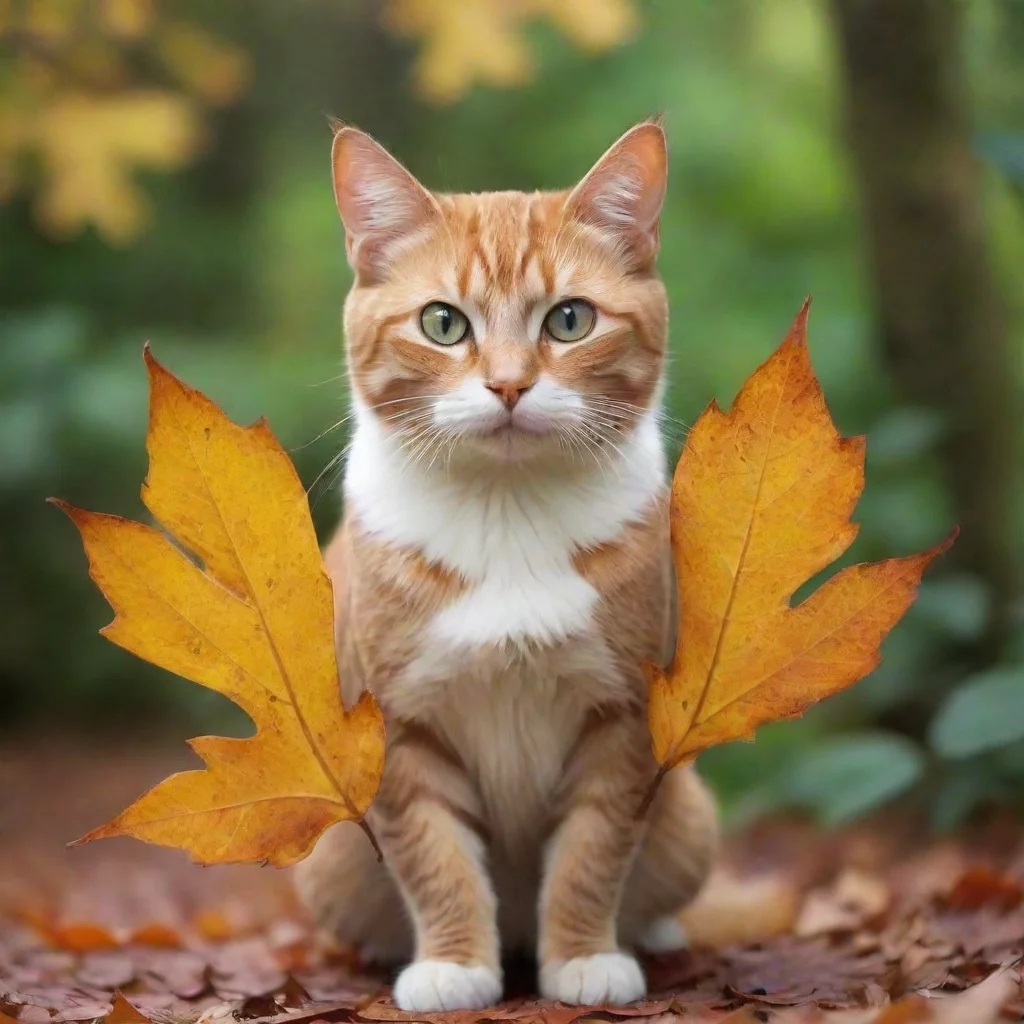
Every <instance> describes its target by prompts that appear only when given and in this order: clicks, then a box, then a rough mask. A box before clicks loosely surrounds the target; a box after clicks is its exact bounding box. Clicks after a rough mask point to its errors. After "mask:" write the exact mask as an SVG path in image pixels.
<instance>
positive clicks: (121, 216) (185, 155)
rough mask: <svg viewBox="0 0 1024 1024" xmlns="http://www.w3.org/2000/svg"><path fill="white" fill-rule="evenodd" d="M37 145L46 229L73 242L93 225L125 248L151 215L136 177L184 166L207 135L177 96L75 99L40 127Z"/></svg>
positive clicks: (51, 109)
mask: <svg viewBox="0 0 1024 1024" xmlns="http://www.w3.org/2000/svg"><path fill="white" fill-rule="evenodd" d="M34 139H35V143H36V145H37V146H38V148H39V150H40V152H41V153H42V154H43V157H44V160H45V163H46V167H47V172H46V176H45V180H44V185H43V189H42V191H41V194H40V197H39V201H38V210H39V217H40V220H41V221H42V222H43V224H44V225H45V226H46V227H47V228H48V229H49V230H51V231H52V232H53V233H55V234H57V235H60V236H69V235H72V234H74V233H75V232H76V231H78V230H80V229H81V228H82V227H83V226H84V225H86V224H89V223H92V224H95V225H96V227H97V228H98V229H99V231H100V232H101V233H102V235H103V236H104V237H105V238H106V239H107V241H109V242H111V243H114V244H118V245H124V244H126V243H128V242H130V241H131V240H132V239H134V238H135V236H136V235H137V234H138V233H139V232H140V231H141V230H142V228H143V226H144V225H145V223H146V221H147V219H148V217H149V204H148V202H147V200H146V198H145V195H144V194H143V193H142V191H141V190H140V189H139V187H138V186H137V185H136V184H135V183H134V181H133V179H132V176H131V171H132V170H133V169H134V168H135V167H152V168H159V169H163V170H171V169H175V168H178V167H181V166H182V165H183V164H185V163H187V162H188V161H189V160H190V159H191V158H192V157H193V156H194V155H195V153H196V151H197V149H198V146H199V143H200V131H199V122H198V119H197V117H196V114H195V111H194V110H193V108H192V107H191V105H190V104H189V102H188V101H187V100H186V99H185V97H183V96H179V95H177V94H175V93H170V92H162V91H151V92H138V93H124V94H122V95H116V96H110V97H101V96H93V95H88V94H85V93H68V94H66V95H62V96H61V97H60V98H59V99H57V100H55V101H54V102H53V103H51V104H50V105H49V106H48V107H47V109H46V110H45V112H44V113H43V114H42V116H41V117H39V118H38V120H37V121H36V122H35V130H34Z"/></svg>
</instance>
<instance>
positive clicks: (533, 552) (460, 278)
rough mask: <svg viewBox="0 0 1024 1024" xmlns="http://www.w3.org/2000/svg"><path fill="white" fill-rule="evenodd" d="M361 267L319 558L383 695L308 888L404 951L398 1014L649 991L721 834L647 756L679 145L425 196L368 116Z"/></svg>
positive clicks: (638, 139)
mask: <svg viewBox="0 0 1024 1024" xmlns="http://www.w3.org/2000/svg"><path fill="white" fill-rule="evenodd" d="M333 165H334V188H335V195H336V198H337V203H338V209H339V211H340V213H341V218H342V221H343V222H344V225H345V231H346V244H347V252H348V257H349V260H350V262H351V264H352V267H353V268H354V270H355V272H356V280H355V284H354V286H353V288H352V290H351V292H350V293H349V296H348V299H347V302H346V305H345V333H346V337H347V346H348V368H349V376H350V379H351V385H352V394H353V405H354V414H355V433H354V439H353V442H352V447H351V451H350V453H349V456H348V461H347V466H346V472H345V483H344V491H345V520H344V523H343V525H342V527H341V529H340V530H339V532H338V534H337V535H336V536H335V538H334V540H333V541H332V542H331V544H330V547H329V549H328V551H327V556H326V557H327V563H328V568H329V570H330V572H331V575H332V577H333V580H334V588H335V601H336V609H337V622H338V651H339V658H340V664H341V675H342V679H344V680H345V683H346V687H347V688H348V691H347V693H346V699H352V698H353V697H354V696H355V694H356V693H358V691H359V690H360V689H361V688H362V687H363V686H369V688H370V689H371V690H372V691H373V693H374V694H375V695H376V697H377V700H378V701H379V702H380V705H381V707H382V709H383V712H384V717H385V720H386V722H387V730H388V754H387V768H386V770H385V774H384V780H383V783H382V785H381V789H380V793H379V795H378V797H377V800H376V803H375V804H374V807H373V809H372V811H371V814H370V823H371V825H372V827H373V829H374V831H375V833H376V835H377V837H378V839H379V841H380V845H381V847H382V848H383V851H384V864H383V865H380V864H378V863H377V861H376V859H375V857H374V854H373V851H372V850H371V848H370V845H369V844H368V843H367V842H366V840H365V838H364V837H363V835H362V833H361V832H360V831H359V829H358V828H357V827H356V826H355V825H352V824H345V825H341V826H338V827H336V828H335V829H333V830H331V831H330V832H329V833H328V834H327V835H326V836H325V837H324V838H323V840H322V842H321V843H320V844H319V845H318V847H317V849H316V850H315V851H314V853H313V855H312V856H311V857H310V858H309V859H308V860H307V861H305V862H304V863H303V864H301V865H300V867H299V870H298V875H297V884H298V887H299V890H300V893H301V894H302V896H303V898H304V900H305V901H306V903H307V904H308V906H309V907H310V908H311V910H312V912H313V914H314V915H315V917H316V919H317V921H318V922H319V924H320V925H321V926H323V927H324V928H326V929H329V930H330V931H331V932H333V933H334V935H335V936H337V937H338V938H339V939H340V940H342V941H343V942H348V943H355V944H357V945H359V946H360V947H361V948H362V949H363V952H364V954H365V955H367V956H369V957H372V958H377V959H380V960H398V959H402V960H407V959H409V958H411V960H412V962H411V963H410V964H409V965H408V966H406V967H405V968H404V970H403V971H402V972H401V974H400V975H399V977H398V980H397V982H396V985H395V990H394V995H395V1000H396V1002H397V1003H398V1005H399V1006H400V1007H402V1008H403V1009H406V1010H415V1011H420V1012H423V1011H430V1010H443V1009H444V1010H450V1009H457V1008H480V1007H484V1006H488V1005H490V1004H492V1003H494V1002H496V1001H498V1000H499V999H500V998H501V994H502V978H501V954H502V952H503V951H514V950H529V951H532V950H534V949H535V950H536V953H537V958H538V963H539V983H540V991H541V992H542V993H543V995H544V996H546V997H548V998H551V999H559V1000H562V1001H564V1002H568V1003H584V1004H589V1003H601V1002H607V1003H617V1004H620V1003H628V1002H631V1001H633V1000H635V999H638V998H640V997H642V996H643V995H644V991H645V982H644V978H643V974H642V972H641V969H640V967H639V965H638V963H637V961H636V959H635V957H634V956H633V954H632V952H630V950H631V949H633V948H635V947H640V948H646V949H658V950H663V949H667V948H672V947H673V946H678V945H681V944H682V943H683V942H684V941H685V936H684V935H683V934H682V931H681V929H680V927H679V926H678V924H677V923H676V922H675V919H674V914H675V913H676V911H678V910H679V909H680V908H681V907H682V906H683V905H684V904H685V903H686V902H687V901H689V900H690V899H691V898H692V897H693V895H694V894H695V892H696V891H697V889H698V888H699V887H700V885H701V883H702V881H703V880H704V878H705V876H706V874H707V872H708V870H709V866H710V864H711V862H712V859H713V857H714V853H715V849H716V842H717V828H716V816H715V810H714V806H713V803H712V801H711V798H710V797H709V795H708V793H707V791H706V790H705V789H704V787H703V785H702V783H701V782H700V780H699V778H698V777H697V775H696V774H695V772H694V771H693V770H692V769H688V768H687V769H680V770H676V771H674V772H672V773H671V774H670V775H669V776H668V777H667V778H666V779H665V781H664V784H663V785H662V787H661V789H660V791H659V794H658V796H657V798H656V800H655V802H654V805H653V806H652V807H651V809H650V812H649V814H648V816H647V819H646V821H644V822H639V821H637V820H635V813H636V810H637V808H638V806H639V804H640V802H641V798H642V795H643V793H644V791H645V788H646V787H647V785H648V784H649V783H650V781H651V779H652V777H653V775H654V770H655V765H654V763H653V760H652V756H651V750H650V739H649V736H648V731H647V724H646V707H645V701H646V686H645V683H644V679H643V677H642V675H641V670H640V665H641V663H642V662H643V661H645V660H647V659H664V658H665V657H666V656H667V653H668V652H669V651H670V649H671V644H672V640H673V638H672V635H671V634H672V624H673V621H674V613H673V609H672V583H673V580H672V574H671V564H670V553H669V547H668V523H667V513H666V501H667V490H666V465H665V457H664V455H663V452H662V444H661V438H660V436H659V429H658V417H659V406H660V399H661V391H662V378H663V370H664V363H665V349H666V340H667V339H666V330H667V315H668V310H667V303H666V298H665V290H664V287H663V285H662V283H661V281H660V279H659V278H658V276H657V274H656V272H655V268H654V258H655V254H656V251H657V248H658V217H659V214H660V210H661V205H662V200H663V198H664V195H665V180H666V167H667V154H666V147H665V138H664V134H663V132H662V129H661V127H660V126H659V125H658V124H654V123H644V124H640V125H638V126H636V127H635V128H633V129H632V130H631V131H629V132H628V133H627V134H626V135H624V136H623V137H622V138H621V139H619V141H618V142H617V143H615V145H614V146H612V147H611V149H609V150H608V152H606V153H605V155H604V156H603V157H602V158H601V159H600V160H599V161H598V163H597V164H596V166H595V167H594V168H593V169H592V170H591V171H590V173H589V174H588V175H587V176H586V177H585V178H584V179H583V181H582V182H581V183H580V184H579V185H578V186H577V187H576V188H575V189H573V190H572V191H571V192H551V193H544V192H537V193H533V194H530V195H527V194H523V193H519V192H495V193H484V194H479V195H477V194H472V195H439V194H436V193H432V192H429V191H428V190H427V189H425V188H424V187H423V186H422V185H420V184H419V182H417V181H416V179H415V178H413V176H412V175H411V174H410V173H409V172H408V171H407V170H405V168H403V167H402V166H401V165H400V164H399V163H398V162H397V161H395V160H394V158H392V157H391V156H390V155H389V154H388V153H386V152H385V151H384V150H383V149H382V148H381V147H380V146H379V145H377V143H375V142H374V141H373V140H372V139H370V138H369V137H368V136H367V135H364V134H363V133H361V132H358V131H355V130H354V129H350V128H343V129H341V130H340V131H338V133H337V136H336V138H335V140H334V153H333Z"/></svg>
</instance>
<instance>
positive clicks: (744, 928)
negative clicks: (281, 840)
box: [0, 739, 1024, 1024]
mask: <svg viewBox="0 0 1024 1024" xmlns="http://www.w3.org/2000/svg"><path fill="white" fill-rule="evenodd" d="M187 766H188V755H187V753H184V752H183V751H182V749H181V747H180V745H170V746H168V745H166V744H163V743H153V744H151V745H140V744H139V743H138V742H136V743H133V744H125V743H123V742H112V741H103V742H99V741H97V742H96V743H94V744H93V745H85V744H84V743H83V742H82V741H77V742H66V741H62V740H60V739H53V740H49V741H47V740H37V741H32V742H30V741H28V740H26V741H24V742H22V743H20V744H17V745H14V746H7V747H4V748H0V1024H9V1021H10V1020H11V1019H13V1020H17V1021H18V1022H19V1024H63V1022H74V1021H94V1020H99V1021H105V1022H107V1024H143V1022H144V1021H147V1020H148V1021H152V1022H156V1024H187V1022H197V1021H202V1022H203V1024H206V1022H210V1024H217V1022H222V1024H233V1022H234V1021H235V1020H251V1021H256V1022H257V1024H261V1022H264V1021H273V1022H274V1024H285V1022H301V1024H306V1022H309V1024H312V1022H314V1021H318V1020H323V1021H328V1022H354V1024H362V1022H373V1021H396V1020H417V1019H423V1020H434V1021H438V1022H443V1024H471V1022H475V1021H484V1020H486V1021H520V1022H523V1021H527V1022H529V1024H572V1022H581V1024H582V1022H583V1021H612V1022H614V1021H620V1020H622V1021H624V1020H627V1019H631V1018H658V1019H659V1024H670V1022H674V1021H687V1022H688V1021H700V1022H708V1024H710V1022H720V1021H728V1022H730V1024H752V1022H760V1021H771V1022H777V1024H783V1022H785V1024H801V1022H807V1024H812V1022H822V1024H867V1022H873V1024H910V1022H916V1021H922V1022H923V1021H938V1022H945V1024H960V1022H963V1024H986V1022H994V1021H1002V1020H1018V1021H1019V1020H1021V1019H1024V979H1022V972H1021V964H1022V957H1024V899H1022V886H1024V831H1022V830H1021V828H1020V826H1019V824H1016V823H1013V822H1011V821H1008V820H993V821H990V822H989V823H988V824H986V825H985V826H984V827H979V828H977V829H975V830H973V831H971V832H969V833H966V834H963V835H960V836H957V837H955V838H947V839H943V840H934V839H928V838H927V837H926V835H925V833H924V830H923V829H920V828H919V827H917V825H916V824H915V823H913V822H909V821H906V820H899V819H895V818H888V819H878V820H875V821H872V822H867V823H863V824H861V825H858V826H857V827H855V828H849V829H845V830H843V831H838V832H831V833H820V832H815V830H814V829H812V828H811V827H810V826H808V825H807V824H805V823H802V822H799V821H796V820H780V821H773V822H769V823H765V824H763V825H761V826H759V827H757V828H756V829H754V830H751V831H748V832H746V833H744V834H742V835H737V836H734V837H732V839H731V840H730V842H729V844H728V848H727V851H726V855H725V857H724V859H723V862H722V864H721V867H720V869H719V871H718V872H717V873H716V875H715V877H714V878H713V880H712V883H711V884H710V885H709V887H708V888H707V890H706V891H705V894H704V896H703V897H702V898H701V899H700V900H699V901H698V903H697V904H695V906H694V907H693V908H692V909H691V911H690V912H689V913H688V914H687V915H686V918H685V923H686V925H687V928H688V930H689V933H690V936H691V940H692V949H691V950H690V951H687V952H682V953H679V954H674V955H672V956H668V957H662V958H657V959H649V960H648V961H647V962H646V967H647V974H648V980H649V988H650V997H649V998H648V1000H647V1001H645V1002H643V1003H640V1004H637V1005H635V1006H631V1007H628V1008H617V1009H616V1008H601V1009H596V1010H595V1009H586V1008H579V1007H566V1006H562V1005H560V1004H552V1003H544V1002H541V1001H538V1000H537V998H536V996H535V995H534V994H533V993H532V992H531V985H532V973H531V969H530V965H528V964H510V965H508V968H507V974H506V979H507V990H508V997H507V1001H506V1002H505V1003H503V1004H502V1005H501V1006H500V1007H497V1008H495V1009H491V1010H487V1011H484V1012H474V1013H470V1012H460V1013H447V1014H435V1015H420V1016H418V1017H417V1016H416V1015H412V1014H403V1013H401V1012H400V1011H398V1010H396V1008H395V1007H394V1005H393V1003H392V1002H391V1001H390V998H389V987H388V978H387V977H386V976H384V975H381V974H375V973H372V972H369V971H366V970H363V969H361V967H360V965H359V963H358V961H357V959H356V958H355V957H354V955H353V954H352V953H351V952H350V951H346V950H334V951H330V952H325V951H322V950H319V949H317V948H316V947H315V946H314V944H313V943H312V941H311V936H310V932H309V929H308V927H307V925H306V923H305V922H304V920H303V917H302V914H301V912H300V910H299V908H298V907H297V906H296V904H295V901H294V899H293V898H292V895H291V892H290V890H289V887H288V878H287V874H286V873H285V872H280V871H275V870H274V869H272V868H257V867H228V868H224V867H221V868H200V867H197V866H195V865H191V864H189V863H188V862H187V860H186V859H185V857H184V855H182V854H179V853H177V852H174V851H168V850H161V849H156V848H154V847H148V846H145V845H143V844H141V843H137V842H134V841H132V840H127V839H124V840H121V839H118V840H104V841H102V842H98V843H95V844H90V845H88V846H85V847H80V848H75V849H71V850H68V849H65V847H64V844H65V843H66V842H67V841H68V840H70V839H73V838H75V837H77V836H80V835H82V834H83V833H84V832H86V831H87V830H88V829H89V828H91V827H93V826H95V825H97V824H100V823H102V822H103V821H106V820H108V819H109V818H110V817H112V816H113V815H114V814H115V813H116V812H117V811H119V810H120V809H122V808H123V807H125V806H126V805H127V804H128V803H129V802H131V800H132V799H134V798H135V797H136V796H137V795H138V794H139V793H140V792H141V791H142V790H144V789H145V788H147V787H148V786H150V785H152V784H153V783H155V782H157V781H158V780H159V779H160V778H162V777H164V776H165V775H166V774H168V773H169V772H170V771H174V770H177V769H180V768H182V767H187ZM118 994H120V996H118ZM115 997H117V998H116V1001H115ZM112 1003H113V1004H114V1005H113V1009H111V1005H112Z"/></svg>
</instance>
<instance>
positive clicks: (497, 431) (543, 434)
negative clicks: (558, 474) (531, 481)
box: [465, 421, 558, 462]
mask: <svg viewBox="0 0 1024 1024" xmlns="http://www.w3.org/2000/svg"><path fill="white" fill-rule="evenodd" d="M465 441H466V442H467V443H468V444H469V445H471V446H472V447H473V448H474V449H475V450H476V451H479V452H481V453H483V454H484V455H486V456H487V457H488V458H489V459H493V460H494V461H496V462H524V461H528V460H531V459H535V458H538V457H539V456H543V455H545V454H548V453H550V452H552V451H557V450H558V442H557V441H556V439H555V434H554V432H553V431H552V430H551V429H550V428H549V427H540V426H530V427H527V426H521V425H519V424H517V423H514V422H508V421H506V422H505V423H502V424H499V425H498V426H497V427H494V426H491V427H487V428H484V429H482V430H479V431H473V432H472V433H469V434H467V435H465Z"/></svg>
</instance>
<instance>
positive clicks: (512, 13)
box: [384, 0, 637, 103]
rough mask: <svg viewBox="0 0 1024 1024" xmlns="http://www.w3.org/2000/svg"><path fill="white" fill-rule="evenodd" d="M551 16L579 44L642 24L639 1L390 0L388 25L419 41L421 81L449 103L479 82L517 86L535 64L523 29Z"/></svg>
mask: <svg viewBox="0 0 1024 1024" xmlns="http://www.w3.org/2000/svg"><path fill="white" fill-rule="evenodd" d="M541 18H548V19H549V20H550V21H552V22H554V24H555V25H556V26H557V27H558V28H559V29H561V31H563V32H564V33H565V34H566V35H568V36H569V37H570V38H571V39H573V40H574V41H575V42H576V43H578V44H579V45H580V46H583V47H585V48H587V49H592V50H601V49H607V48H608V47H611V46H614V45H616V44H618V43H621V42H623V41H624V40H626V39H627V38H628V37H629V36H630V34H631V33H632V32H633V31H634V29H635V28H636V25H637V15H636V11H635V8H634V4H633V0H389V3H388V5H387V6H386V7H385V9H384V24H385V26H386V27H388V28H389V29H390V30H391V31H393V32H395V33H396V34H398V35H402V36H406V37H409V38H413V39H418V40H419V41H420V43H421V46H422V51H421V53H420V56H419V58H418V60H417V62H416V66H415V76H416V86H417V88H418V89H419V91H420V92H421V93H422V94H423V95H424V96H425V97H427V98H428V99H430V100H432V101H434V102H436V103H450V102H452V101H454V100H456V99H458V98H459V97H460V96H462V95H463V94H464V93H465V92H466V90H467V89H469V87H470V86H472V85H474V84H475V83H477V82H481V83H486V84H488V85H497V86H511V85H519V84H521V83H523V82H525V81H526V80H527V79H528V78H529V77H530V73H531V70H532V66H531V60H530V53H529V50H528V48H527V46H526V42H525V40H524V39H523V35H522V33H523V29H524V27H525V26H526V25H527V24H528V23H529V22H531V21H536V20H538V19H541Z"/></svg>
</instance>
